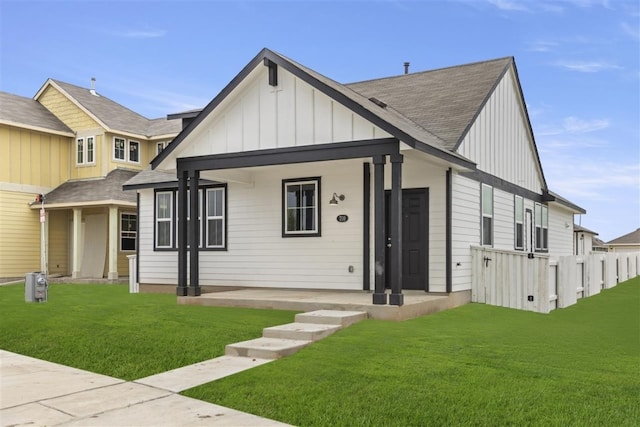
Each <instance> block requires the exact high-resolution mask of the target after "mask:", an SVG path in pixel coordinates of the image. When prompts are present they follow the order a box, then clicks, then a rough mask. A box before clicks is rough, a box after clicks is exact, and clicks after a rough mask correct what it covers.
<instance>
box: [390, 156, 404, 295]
mask: <svg viewBox="0 0 640 427" xmlns="http://www.w3.org/2000/svg"><path fill="white" fill-rule="evenodd" d="M403 157H404V156H403V155H402V154H393V155H392V156H391V206H389V208H390V209H389V214H390V218H389V219H390V221H389V234H390V235H391V253H390V264H391V265H390V266H389V267H390V277H389V282H390V284H391V295H389V304H391V305H403V304H404V295H403V294H402V163H403V161H404V159H403Z"/></svg>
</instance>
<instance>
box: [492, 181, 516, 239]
mask: <svg viewBox="0 0 640 427" xmlns="http://www.w3.org/2000/svg"><path fill="white" fill-rule="evenodd" d="M514 203H515V202H514V197H513V194H511V193H507V192H505V191H502V190H498V189H497V188H494V189H493V247H494V248H495V249H507V250H513V249H514V234H515V230H514V228H515V226H514Z"/></svg>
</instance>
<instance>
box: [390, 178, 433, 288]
mask: <svg viewBox="0 0 640 427" xmlns="http://www.w3.org/2000/svg"><path fill="white" fill-rule="evenodd" d="M390 196H391V193H390V192H389V191H387V194H386V209H385V210H386V212H385V218H386V225H385V231H386V236H387V242H390V241H391V240H390V237H391V236H390V234H389V228H390V227H389V219H390V215H389V206H390V203H389V198H390ZM428 243H429V189H428V188H418V189H406V190H405V189H403V190H402V288H403V289H417V290H422V291H427V290H429V283H428V272H429V263H428V261H429V244H428ZM389 254H390V243H387V256H386V266H387V268H386V270H387V271H388V269H389ZM386 277H387V282H386V284H387V287H389V286H390V283H389V282H388V277H389V276H388V275H386Z"/></svg>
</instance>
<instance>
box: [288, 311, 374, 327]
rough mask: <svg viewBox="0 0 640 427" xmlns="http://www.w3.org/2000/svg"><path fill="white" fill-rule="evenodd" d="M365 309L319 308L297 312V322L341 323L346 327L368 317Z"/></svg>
mask: <svg viewBox="0 0 640 427" xmlns="http://www.w3.org/2000/svg"><path fill="white" fill-rule="evenodd" d="M367 316H368V315H367V313H366V312H364V311H341V310H317V311H310V312H308V313H299V314H296V322H297V323H313V324H321V325H340V326H341V327H343V328H346V327H347V326H349V325H353V324H354V323H357V322H359V321H361V320H364V319H366V318H367Z"/></svg>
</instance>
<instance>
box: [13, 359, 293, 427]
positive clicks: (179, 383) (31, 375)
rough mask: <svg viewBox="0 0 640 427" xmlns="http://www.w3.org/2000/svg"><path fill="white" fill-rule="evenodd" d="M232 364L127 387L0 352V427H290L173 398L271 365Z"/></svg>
mask: <svg viewBox="0 0 640 427" xmlns="http://www.w3.org/2000/svg"><path fill="white" fill-rule="evenodd" d="M230 359H233V360H228V361H227V360H226V359H225V358H224V357H222V358H217V359H212V360H210V361H205V362H201V363H198V364H195V365H190V366H186V367H184V368H179V369H176V370H174V371H169V372H166V373H163V374H158V375H154V376H152V377H148V378H143V379H140V380H137V381H134V382H127V381H123V380H120V379H117V378H112V377H108V376H105V375H100V374H94V373H91V372H87V371H83V370H80V369H75V368H70V367H68V366H63V365H58V364H56V363H51V362H47V361H44V360H39V359H34V358H32V357H27V356H23V355H20V354H16V353H11V352H9V351H5V350H0V426H2V427H8V426H22V425H29V426H286V425H287V424H283V423H279V422H277V421H273V420H269V419H266V418H262V417H258V416H255V415H251V414H247V413H244V412H240V411H236V410H233V409H229V408H225V407H223V406H218V405H214V404H211V403H207V402H203V401H200V400H197V399H192V398H189V397H185V396H180V395H178V394H175V393H176V392H179V391H182V390H185V389H187V388H191V387H194V386H195V385H198V384H204V383H206V382H209V381H213V380H215V379H218V378H222V377H224V376H227V375H231V374H233V373H235V372H240V371H242V370H245V369H249V368H252V367H254V366H258V365H260V364H263V363H267V362H269V361H268V360H263V359H252V358H238V357H234V358H230ZM238 359H243V360H238Z"/></svg>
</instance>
